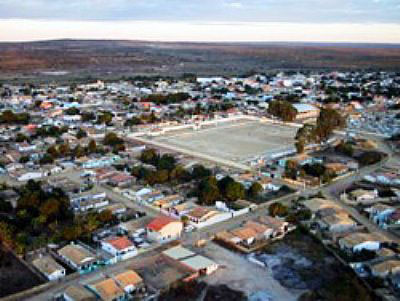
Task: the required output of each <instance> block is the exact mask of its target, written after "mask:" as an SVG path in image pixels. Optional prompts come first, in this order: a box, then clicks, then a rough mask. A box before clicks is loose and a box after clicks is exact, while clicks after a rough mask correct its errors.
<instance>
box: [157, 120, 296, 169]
mask: <svg viewBox="0 0 400 301" xmlns="http://www.w3.org/2000/svg"><path fill="white" fill-rule="evenodd" d="M296 130H297V129H296V128H292V127H286V126H280V125H273V124H264V123H260V122H252V121H243V122H238V123H230V124H222V125H219V126H215V127H210V128H207V129H203V130H199V131H192V130H188V131H184V132H179V133H171V134H169V135H165V136H161V137H159V138H157V139H156V140H157V141H159V142H163V143H166V144H168V145H171V146H177V147H180V148H184V149H187V150H190V151H192V152H199V153H203V154H206V155H209V156H213V157H216V158H222V159H226V160H231V161H235V162H246V161H247V160H249V159H251V158H254V157H257V156H270V155H271V154H273V153H276V152H281V151H285V150H288V149H290V148H293V143H294V136H295V133H296Z"/></svg>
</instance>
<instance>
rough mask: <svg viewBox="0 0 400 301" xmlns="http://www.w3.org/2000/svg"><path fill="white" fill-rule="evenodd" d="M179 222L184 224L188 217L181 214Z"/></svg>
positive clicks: (187, 221)
mask: <svg viewBox="0 0 400 301" xmlns="http://www.w3.org/2000/svg"><path fill="white" fill-rule="evenodd" d="M181 222H182V223H183V224H184V225H185V226H186V225H187V224H188V223H189V217H187V216H186V215H183V216H181Z"/></svg>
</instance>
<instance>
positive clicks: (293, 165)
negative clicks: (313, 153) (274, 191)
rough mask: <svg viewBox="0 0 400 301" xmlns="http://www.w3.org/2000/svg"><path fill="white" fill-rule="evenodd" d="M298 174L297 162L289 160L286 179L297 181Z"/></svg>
mask: <svg viewBox="0 0 400 301" xmlns="http://www.w3.org/2000/svg"><path fill="white" fill-rule="evenodd" d="M297 174H298V164H297V162H296V161H293V160H288V161H286V165H285V177H287V178H290V179H296V178H297Z"/></svg>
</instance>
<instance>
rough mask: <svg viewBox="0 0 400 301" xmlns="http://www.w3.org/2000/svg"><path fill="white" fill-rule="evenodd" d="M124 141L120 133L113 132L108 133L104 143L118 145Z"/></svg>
mask: <svg viewBox="0 0 400 301" xmlns="http://www.w3.org/2000/svg"><path fill="white" fill-rule="evenodd" d="M123 143H124V140H123V139H121V138H120V137H118V135H117V134H115V133H113V132H110V133H107V134H106V136H105V137H104V140H103V144H104V145H109V146H116V145H118V144H123Z"/></svg>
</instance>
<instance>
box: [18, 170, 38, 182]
mask: <svg viewBox="0 0 400 301" xmlns="http://www.w3.org/2000/svg"><path fill="white" fill-rule="evenodd" d="M42 177H43V173H42V172H27V173H24V174H23V175H21V176H19V177H18V178H17V180H18V181H19V182H25V181H29V180H36V179H41V178H42Z"/></svg>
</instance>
